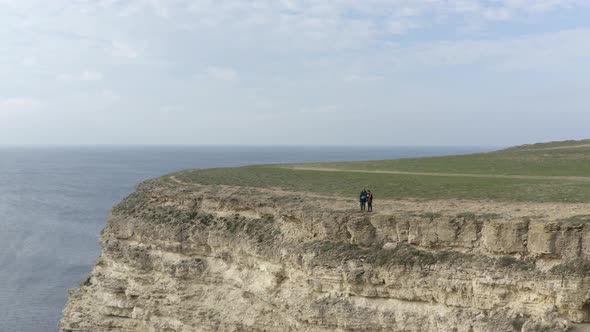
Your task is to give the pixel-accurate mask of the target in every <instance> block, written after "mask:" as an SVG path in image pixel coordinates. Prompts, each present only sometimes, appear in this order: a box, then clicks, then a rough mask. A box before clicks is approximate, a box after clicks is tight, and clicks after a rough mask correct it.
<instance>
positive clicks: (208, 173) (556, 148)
mask: <svg viewBox="0 0 590 332" xmlns="http://www.w3.org/2000/svg"><path fill="white" fill-rule="evenodd" d="M171 179H172V177H171V176H167V177H164V178H162V179H160V181H170V180H171ZM173 179H174V180H176V181H180V182H183V183H194V184H205V185H237V186H248V187H265V188H266V187H268V188H278V189H281V190H288V191H299V192H311V193H320V194H328V195H337V196H347V197H355V196H356V195H357V192H359V191H360V189H362V188H367V189H371V190H372V191H373V192H375V193H376V196H377V197H378V198H381V199H420V200H433V199H469V200H496V201H532V202H590V140H582V141H564V142H551V143H539V144H531V145H523V146H518V147H513V148H508V149H504V150H500V151H495V152H489V153H477V154H470V155H456V156H446V157H432V158H413V159H397V160H380V161H362V162H337V163H308V164H289V165H285V164H283V165H263V166H247V167H239V168H219V169H206V170H190V171H184V172H180V173H177V174H174V175H173Z"/></svg>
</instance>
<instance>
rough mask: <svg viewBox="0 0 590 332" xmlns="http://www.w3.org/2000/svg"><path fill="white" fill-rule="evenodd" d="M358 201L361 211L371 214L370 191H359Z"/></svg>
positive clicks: (371, 200) (371, 194)
mask: <svg viewBox="0 0 590 332" xmlns="http://www.w3.org/2000/svg"><path fill="white" fill-rule="evenodd" d="M360 201H361V211H365V210H366V211H367V212H373V193H372V192H371V191H370V190H366V189H363V191H361V196H360Z"/></svg>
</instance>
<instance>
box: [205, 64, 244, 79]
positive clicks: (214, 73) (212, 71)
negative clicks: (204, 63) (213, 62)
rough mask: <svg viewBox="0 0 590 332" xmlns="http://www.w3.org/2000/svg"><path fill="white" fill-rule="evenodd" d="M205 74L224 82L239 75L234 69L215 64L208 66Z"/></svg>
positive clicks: (237, 77)
mask: <svg viewBox="0 0 590 332" xmlns="http://www.w3.org/2000/svg"><path fill="white" fill-rule="evenodd" d="M207 76H208V77H209V78H210V79H213V80H217V81H226V82H233V81H237V80H238V79H239V75H238V73H237V72H236V71H235V70H233V69H231V68H225V67H217V66H210V67H208V68H207Z"/></svg>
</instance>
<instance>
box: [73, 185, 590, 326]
mask: <svg viewBox="0 0 590 332" xmlns="http://www.w3.org/2000/svg"><path fill="white" fill-rule="evenodd" d="M375 211H376V212H374V213H370V214H369V213H360V212H358V211H357V203H356V201H355V200H353V199H345V198H341V197H340V196H330V195H326V194H322V195H318V194H314V193H309V192H298V191H284V190H280V189H265V188H252V187H245V186H244V187H242V186H235V185H203V184H199V183H188V182H183V181H182V180H179V179H178V178H177V177H175V176H169V177H166V178H163V179H159V180H154V181H148V182H146V183H144V184H142V185H140V186H139V187H138V189H137V191H136V192H135V193H134V194H132V195H131V196H129V197H128V198H127V199H125V200H124V201H123V202H121V203H120V204H119V205H118V206H116V207H115V208H114V209H113V210H112V213H111V216H110V220H109V224H108V226H107V228H106V229H105V230H104V231H103V232H102V234H101V245H102V254H101V256H100V258H99V260H98V261H97V263H96V266H95V267H94V270H93V271H92V273H91V274H90V275H89V276H88V278H87V280H85V281H84V282H83V283H82V284H81V285H80V287H79V288H78V289H75V290H71V291H70V292H69V301H68V304H67V307H66V308H65V310H64V318H63V320H62V322H61V330H62V331H93V332H94V331H177V332H180V331H408V332H409V331H445V332H446V331H455V332H480V331H481V332H483V331H486V332H492V331H493V332H504V331H506V332H508V331H521V332H525V331H527V332H528V331H531V332H532V331H537V332H538V331H568V330H570V331H576V330H577V331H590V327H589V325H587V324H586V323H589V322H590V277H589V270H590V269H589V267H590V261H589V260H588V259H589V258H590V224H589V223H588V220H590V218H589V217H586V216H587V215H590V207H588V206H587V205H585V204H568V203H543V202H540V203H522V202H521V203H518V202H493V201H464V200H458V199H456V200H449V199H446V200H403V199H402V200H395V201H393V200H392V201H377V202H376V210H375Z"/></svg>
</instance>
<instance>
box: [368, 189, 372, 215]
mask: <svg viewBox="0 0 590 332" xmlns="http://www.w3.org/2000/svg"><path fill="white" fill-rule="evenodd" d="M367 211H368V212H373V193H372V192H371V191H370V190H369V191H368V192H367Z"/></svg>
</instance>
